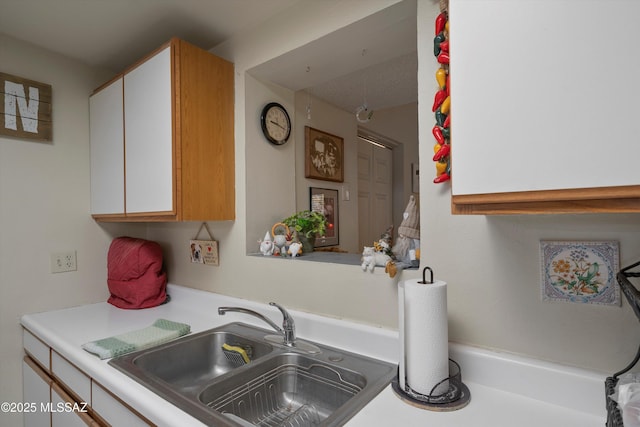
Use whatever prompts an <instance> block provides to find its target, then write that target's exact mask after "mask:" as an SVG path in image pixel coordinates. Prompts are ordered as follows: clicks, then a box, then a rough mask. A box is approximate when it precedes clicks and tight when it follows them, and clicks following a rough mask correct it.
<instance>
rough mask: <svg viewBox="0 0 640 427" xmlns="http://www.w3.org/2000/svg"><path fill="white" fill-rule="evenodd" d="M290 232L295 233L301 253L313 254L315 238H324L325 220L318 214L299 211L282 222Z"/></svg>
mask: <svg viewBox="0 0 640 427" xmlns="http://www.w3.org/2000/svg"><path fill="white" fill-rule="evenodd" d="M282 222H283V223H285V224H286V225H287V227H289V229H290V230H291V232H293V231H296V232H297V234H298V239H299V240H300V243H302V252H303V253H304V252H307V253H309V252H313V247H314V245H315V242H316V236H324V232H325V230H326V229H327V218H326V217H325V216H324V215H322V214H321V213H320V212H314V211H310V210H306V211H300V212H297V213H295V214H293V215H291V216H290V217H289V218H285V219H283V220H282Z"/></svg>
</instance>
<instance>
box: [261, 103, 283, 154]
mask: <svg viewBox="0 0 640 427" xmlns="http://www.w3.org/2000/svg"><path fill="white" fill-rule="evenodd" d="M260 125H261V126H262V133H263V134H264V136H265V138H267V140H268V141H269V142H270V143H272V144H274V145H282V144H284V143H285V142H287V140H288V139H289V135H291V119H290V118H289V113H287V110H286V109H285V108H284V107H283V106H282V105H280V104H278V103H277V102H270V103H268V104H267V105H265V106H264V108H263V109H262V113H261V114H260Z"/></svg>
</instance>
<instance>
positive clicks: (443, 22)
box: [436, 12, 447, 34]
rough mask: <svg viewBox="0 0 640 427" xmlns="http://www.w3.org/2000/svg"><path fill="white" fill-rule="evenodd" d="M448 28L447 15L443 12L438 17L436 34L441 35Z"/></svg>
mask: <svg viewBox="0 0 640 427" xmlns="http://www.w3.org/2000/svg"><path fill="white" fill-rule="evenodd" d="M446 27H447V13H446V12H442V13H441V14H440V15H438V16H437V17H436V34H438V33H441V32H443V31H444V30H445V28H446Z"/></svg>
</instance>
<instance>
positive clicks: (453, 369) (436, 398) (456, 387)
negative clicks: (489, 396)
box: [391, 359, 471, 412]
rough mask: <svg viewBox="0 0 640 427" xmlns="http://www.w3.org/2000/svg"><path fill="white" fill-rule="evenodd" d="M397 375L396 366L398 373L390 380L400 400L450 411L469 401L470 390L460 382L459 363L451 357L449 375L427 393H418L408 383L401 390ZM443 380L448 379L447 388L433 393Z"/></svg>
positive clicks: (414, 404) (416, 405)
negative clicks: (440, 392)
mask: <svg viewBox="0 0 640 427" xmlns="http://www.w3.org/2000/svg"><path fill="white" fill-rule="evenodd" d="M399 375H400V368H399V367H398V374H396V376H395V377H394V378H393V379H392V380H391V388H392V389H393V391H394V393H395V394H396V395H397V396H398V397H399V398H400V399H401V400H402V401H404V402H406V403H408V404H410V405H412V406H415V407H417V408H420V409H427V410H430V411H438V412H450V411H457V410H458V409H462V408H464V407H465V406H467V405H468V404H469V402H470V401H471V392H470V391H469V388H468V387H467V386H466V385H465V384H464V383H463V382H462V371H461V370H460V365H458V363H457V362H456V361H455V360H453V359H449V377H448V378H445V379H443V380H442V381H440V382H439V383H437V384H436V385H434V386H433V388H432V389H431V392H430V393H429V394H428V395H425V394H422V393H418V392H417V391H415V390H413V389H412V388H411V387H410V386H409V385H407V386H406V390H402V388H401V387H400V382H399ZM445 381H449V390H448V391H446V392H445V393H442V394H437V395H436V394H433V393H434V391H435V390H436V388H437V387H438V386H439V385H440V384H442V383H444V382H445Z"/></svg>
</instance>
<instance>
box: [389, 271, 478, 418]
mask: <svg viewBox="0 0 640 427" xmlns="http://www.w3.org/2000/svg"><path fill="white" fill-rule="evenodd" d="M427 270H429V273H430V278H429V281H428V282H427ZM418 283H419V284H422V285H429V284H433V270H432V269H431V268H430V267H425V268H423V269H422V282H418ZM446 381H448V382H449V389H448V390H447V391H446V392H444V393H441V394H434V392H435V390H436V389H437V388H438V387H439V386H440V385H441V384H443V383H445V382H446ZM403 382H404V383H405V389H404V390H403V389H402V387H401V386H400V366H398V373H397V374H396V376H395V377H394V378H393V380H391V388H392V389H393V391H394V392H395V394H396V395H397V396H398V397H399V398H400V399H401V400H402V401H404V402H407V403H409V404H410V405H412V406H415V407H417V408H421V409H428V410H431V411H440V412H449V411H456V410H458V409H462V408H464V407H465V406H467V405H468V404H469V401H470V400H471V392H470V391H469V388H468V387H467V386H466V385H465V384H464V383H463V382H462V370H461V369H460V365H458V362H456V361H455V360H453V359H449V376H448V377H447V378H445V379H443V380H442V381H440V382H439V383H437V384H436V385H434V386H433V387H432V388H431V391H430V392H429V394H427V395H425V394H422V393H418V392H417V391H415V390H413V389H412V388H411V386H410V385H409V384H406V381H403Z"/></svg>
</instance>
